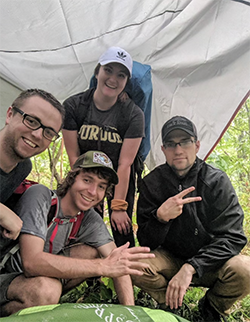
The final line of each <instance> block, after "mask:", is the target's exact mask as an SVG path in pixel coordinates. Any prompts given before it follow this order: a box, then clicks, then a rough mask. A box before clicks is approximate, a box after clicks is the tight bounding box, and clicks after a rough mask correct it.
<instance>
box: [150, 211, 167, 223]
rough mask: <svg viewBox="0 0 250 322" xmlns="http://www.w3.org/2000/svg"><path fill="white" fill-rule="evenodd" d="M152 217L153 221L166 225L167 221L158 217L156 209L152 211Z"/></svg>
mask: <svg viewBox="0 0 250 322" xmlns="http://www.w3.org/2000/svg"><path fill="white" fill-rule="evenodd" d="M152 215H153V217H154V218H155V219H157V221H159V222H160V223H161V224H167V223H168V221H166V220H163V219H161V218H159V217H158V209H155V210H154V211H152Z"/></svg>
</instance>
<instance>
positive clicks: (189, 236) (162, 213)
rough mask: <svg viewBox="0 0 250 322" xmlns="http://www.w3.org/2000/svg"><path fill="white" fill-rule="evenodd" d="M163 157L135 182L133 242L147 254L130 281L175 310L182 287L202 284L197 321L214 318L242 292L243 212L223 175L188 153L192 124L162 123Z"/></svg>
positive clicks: (247, 281)
mask: <svg viewBox="0 0 250 322" xmlns="http://www.w3.org/2000/svg"><path fill="white" fill-rule="evenodd" d="M162 144H163V145H162V152H163V153H164V155H165V158H166V163H165V164H162V165H160V166H158V167H156V168H155V169H154V170H153V171H152V172H150V173H149V174H148V175H147V176H146V177H145V178H144V179H143V181H142V184H141V186H140V195H139V200H138V206H137V223H138V232H137V236H138V240H139V243H140V245H142V246H148V247H150V248H151V250H152V251H153V253H154V254H155V258H152V259H148V260H145V262H147V263H148V264H150V269H146V270H145V271H144V275H143V276H138V277H136V276H135V277H133V282H134V283H135V284H136V285H137V286H139V287H141V288H142V289H143V290H145V291H146V292H148V293H149V294H150V295H151V296H152V297H153V298H155V299H156V300H157V301H158V303H159V304H160V307H162V308H164V307H165V308H166V306H169V307H170V308H171V309H177V308H178V307H179V306H181V305H182V301H183V297H184V295H185V293H186V290H187V288H188V287H189V286H204V287H207V288H208V291H207V292H206V295H205V297H203V298H202V299H201V300H200V302H199V308H200V312H201V315H202V317H203V318H204V321H221V318H223V316H225V315H227V314H228V313H229V309H230V307H231V306H232V305H233V303H234V302H235V301H237V300H239V299H242V298H243V297H245V296H246V295H247V294H249V293H250V257H248V256H243V255H239V253H240V252H241V250H242V248H243V247H244V246H245V244H246V242H247V239H246V237H245V235H244V232H243V228H242V223H243V217H244V214H243V211H242V208H241V206H240V205H239V202H238V199H237V196H236V193H235V191H234V188H233V187H232V184H231V183H230V181H229V179H228V177H227V175H226V174H225V173H224V172H222V171H221V170H218V169H215V168H214V167H212V166H210V165H208V164H207V163H205V162H204V161H203V160H201V159H199V158H198V157H197V156H196V154H197V152H198V151H199V148H200V142H199V140H198V137H197V130H196V127H195V125H194V124H193V123H192V122H191V121H190V120H188V119H187V118H185V117H183V116H175V117H173V118H171V119H170V120H168V121H167V122H166V123H165V124H164V126H163V128H162Z"/></svg>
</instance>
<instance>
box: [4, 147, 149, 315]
mask: <svg viewBox="0 0 250 322" xmlns="http://www.w3.org/2000/svg"><path fill="white" fill-rule="evenodd" d="M117 183H118V176H117V173H116V172H115V170H114V169H113V165H112V162H111V160H110V159H109V157H108V156H107V155H106V154H105V153H103V152H101V151H88V152H86V153H85V154H83V155H82V156H80V157H79V158H78V159H77V160H76V162H75V164H74V165H73V168H72V170H71V171H69V173H68V174H67V176H66V178H65V180H64V181H63V183H62V185H61V186H60V187H59V188H58V190H57V191H56V195H55V196H54V194H52V192H51V191H50V190H49V189H48V188H47V187H45V186H43V185H40V184H37V185H34V186H32V187H30V188H29V189H28V190H27V191H26V192H25V193H24V194H23V195H22V197H21V199H20V201H19V202H18V203H17V205H16V208H15V210H16V213H18V215H19V216H20V218H21V219H22V221H23V227H22V229H21V233H20V237H19V241H18V242H17V241H16V242H13V244H12V245H11V246H14V247H13V248H12V250H11V252H7V253H6V256H7V257H5V259H6V260H4V262H5V263H4V265H2V266H3V268H2V271H1V275H0V278H1V281H2V284H1V286H2V287H1V289H0V303H1V310H2V316H5V315H9V314H12V313H15V312H17V311H18V310H20V309H23V308H26V307H31V306H37V305H46V304H55V303H58V301H59V299H60V296H61V293H62V291H64V292H65V291H67V290H69V289H71V288H72V287H74V286H76V285H77V284H79V283H81V282H82V281H83V280H85V279H86V278H90V277H95V276H108V277H112V278H113V280H114V286H115V289H116V292H117V295H118V299H119V301H120V303H121V304H124V305H133V304H134V297H133V288H132V283H131V279H130V276H129V275H130V274H132V275H133V274H139V275H141V274H142V272H141V269H142V268H146V267H148V264H145V263H142V262H138V259H142V258H151V257H153V256H154V255H153V254H150V253H149V251H150V249H149V248H148V247H133V248H128V247H129V243H127V244H125V245H123V246H121V247H119V248H116V246H115V243H114V242H113V239H112V237H111V236H110V234H109V232H108V230H107V228H106V225H105V224H104V222H103V219H102V218H101V217H100V216H99V215H98V214H97V213H96V212H95V211H94V209H93V207H94V206H96V205H97V204H98V203H100V202H101V201H102V200H103V198H104V197H105V195H106V194H108V193H109V191H111V189H112V187H113V185H115V184H117ZM52 195H53V198H52ZM51 200H53V201H55V200H57V202H56V212H55V213H54V214H53V216H54V218H53V219H52V220H50V224H49V226H48V228H47V221H48V217H50V215H49V213H50V210H51V204H52V202H51ZM14 243H16V245H14ZM6 246H7V245H6ZM16 246H17V247H16ZM19 248H20V251H19ZM5 249H8V247H5ZM3 251H4V250H3V249H0V253H3ZM15 251H16V252H15Z"/></svg>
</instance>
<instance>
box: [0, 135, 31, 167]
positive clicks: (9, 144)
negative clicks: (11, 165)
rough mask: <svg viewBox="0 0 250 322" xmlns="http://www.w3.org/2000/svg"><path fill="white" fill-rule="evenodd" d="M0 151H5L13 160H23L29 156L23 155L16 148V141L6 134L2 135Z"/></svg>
mask: <svg viewBox="0 0 250 322" xmlns="http://www.w3.org/2000/svg"><path fill="white" fill-rule="evenodd" d="M2 151H4V152H5V154H6V155H8V157H10V158H11V159H12V160H13V161H15V162H20V161H24V160H26V159H29V156H26V155H24V154H23V153H21V151H19V150H18V148H17V142H16V141H15V138H14V137H13V136H12V135H8V136H5V137H4V140H3V144H2Z"/></svg>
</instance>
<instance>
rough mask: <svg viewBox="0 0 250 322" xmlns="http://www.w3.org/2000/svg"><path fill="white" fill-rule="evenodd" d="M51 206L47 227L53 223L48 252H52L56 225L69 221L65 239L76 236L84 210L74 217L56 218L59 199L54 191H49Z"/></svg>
mask: <svg viewBox="0 0 250 322" xmlns="http://www.w3.org/2000/svg"><path fill="white" fill-rule="evenodd" d="M51 194H52V196H51V208H50V211H49V214H48V229H49V228H50V227H51V226H52V225H54V224H55V227H54V229H53V231H52V234H51V236H50V239H49V252H50V253H52V252H53V241H54V239H55V237H56V234H57V232H58V227H59V225H61V224H64V223H69V224H70V225H71V227H70V229H69V233H68V237H67V240H68V242H70V241H71V240H74V239H75V238H76V234H77V232H78V230H79V228H80V226H81V223H82V220H83V217H84V212H80V213H79V214H78V215H77V216H76V217H73V218H58V213H59V200H58V197H57V195H56V193H55V192H54V191H51Z"/></svg>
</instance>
